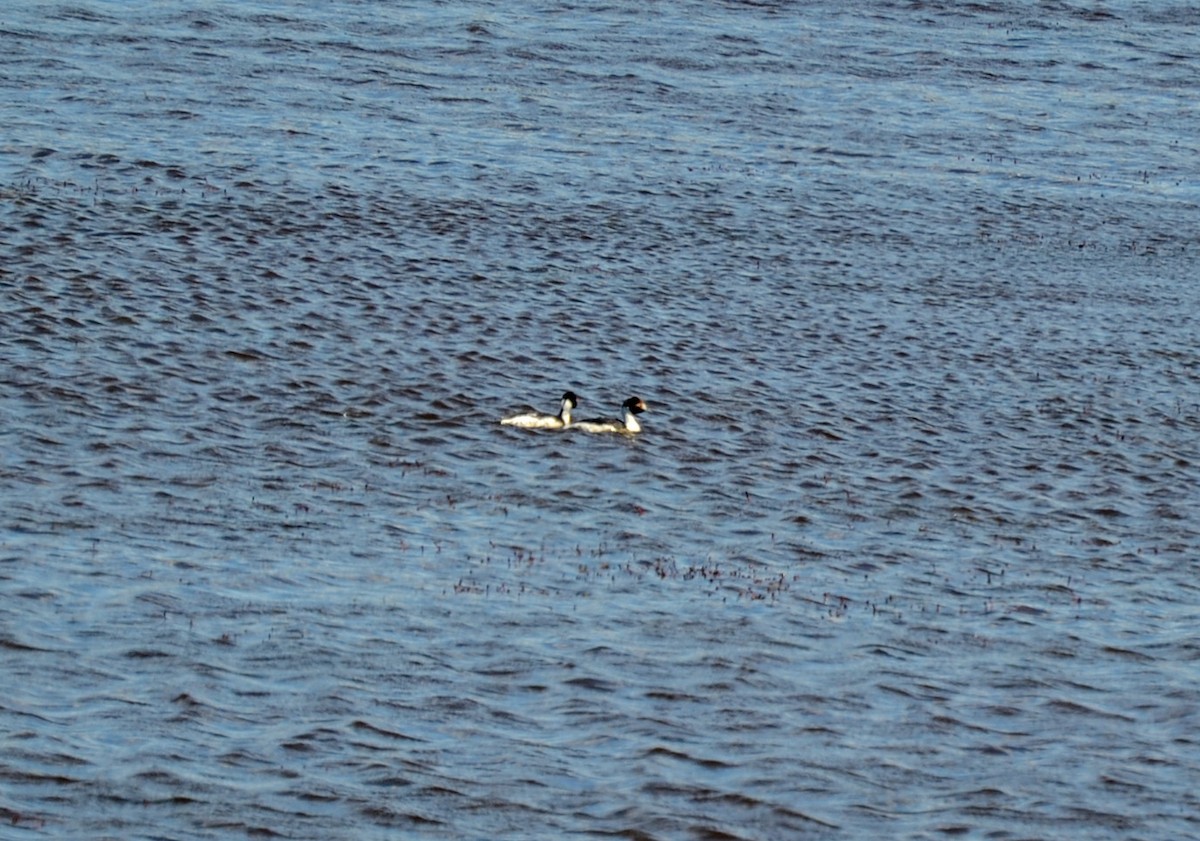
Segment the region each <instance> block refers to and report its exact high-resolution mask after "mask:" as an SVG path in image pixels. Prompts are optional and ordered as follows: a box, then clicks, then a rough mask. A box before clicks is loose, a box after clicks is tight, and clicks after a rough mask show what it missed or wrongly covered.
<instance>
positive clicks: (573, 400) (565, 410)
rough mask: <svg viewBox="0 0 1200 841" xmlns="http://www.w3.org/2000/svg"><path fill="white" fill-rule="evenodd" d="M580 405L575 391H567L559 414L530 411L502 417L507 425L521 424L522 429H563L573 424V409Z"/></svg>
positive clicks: (503, 422) (502, 421)
mask: <svg viewBox="0 0 1200 841" xmlns="http://www.w3.org/2000/svg"><path fill="white" fill-rule="evenodd" d="M578 405H579V398H578V397H576V396H575V392H573V391H567V392H564V393H563V396H562V407H561V408H560V409H559V410H558V414H557V415H547V414H543V413H542V412H529V413H528V414H524V415H513V416H512V417H510V418H501V419H500V423H502V424H504V425H505V426H519V427H521V428H522V429H563V428H565V427H568V426H570V425H571V410H572V409H574V408H575V407H576V406H578Z"/></svg>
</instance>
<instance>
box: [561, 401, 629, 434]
mask: <svg viewBox="0 0 1200 841" xmlns="http://www.w3.org/2000/svg"><path fill="white" fill-rule="evenodd" d="M644 411H646V401H644V400H642V398H640V397H630V398H629V399H628V400H626V401H625V402H624V403H622V404H621V419H620V420H617V419H616V418H591V419H589V420H583V421H576V422H575V423H573V424H572V426H573V427H574V428H575V429H582V430H583V431H584V432H641V431H642V425H641V424H640V423H638V420H637V416H638V415H640V414H641V413H642V412H644Z"/></svg>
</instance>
